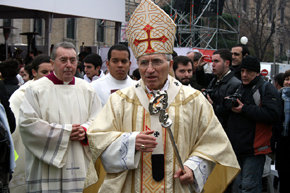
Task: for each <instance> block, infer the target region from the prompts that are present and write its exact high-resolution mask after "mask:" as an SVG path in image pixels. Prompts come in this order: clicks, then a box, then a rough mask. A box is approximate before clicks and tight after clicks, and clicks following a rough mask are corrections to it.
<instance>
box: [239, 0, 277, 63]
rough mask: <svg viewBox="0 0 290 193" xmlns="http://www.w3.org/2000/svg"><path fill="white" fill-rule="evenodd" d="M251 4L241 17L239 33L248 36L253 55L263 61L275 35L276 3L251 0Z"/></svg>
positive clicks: (273, 0)
mask: <svg viewBox="0 0 290 193" xmlns="http://www.w3.org/2000/svg"><path fill="white" fill-rule="evenodd" d="M252 3H253V4H251V5H249V6H250V8H249V11H248V12H247V13H243V15H242V18H243V19H242V20H241V33H242V34H245V35H246V36H248V38H249V46H250V47H252V48H253V50H252V51H253V52H254V55H256V56H257V57H258V58H260V60H262V61H263V60H264V59H265V56H266V55H268V54H267V52H268V51H269V50H270V47H271V46H272V38H273V35H274V33H275V25H276V20H275V18H276V3H275V0H267V1H265V0H253V1H252Z"/></svg>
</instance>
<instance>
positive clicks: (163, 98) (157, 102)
mask: <svg viewBox="0 0 290 193" xmlns="http://www.w3.org/2000/svg"><path fill="white" fill-rule="evenodd" d="M167 106H168V95H167V92H166V91H157V92H156V93H153V96H152V97H151V99H150V101H149V113H150V115H156V114H158V113H160V114H159V122H160V123H161V126H162V127H164V128H165V129H166V130H167V132H168V134H169V138H170V141H171V144H172V147H173V150H174V153H175V156H176V158H177V161H178V164H179V167H180V168H181V169H182V171H183V173H185V170H184V166H183V163H182V160H181V157H180V155H179V151H178V149H177V146H176V143H175V140H174V137H173V134H172V131H171V129H170V127H171V125H172V120H171V119H170V118H169V115H168V113H167V112H166V111H165V110H166V108H167ZM189 190H190V192H194V189H193V187H192V184H189Z"/></svg>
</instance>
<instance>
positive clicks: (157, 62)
mask: <svg viewBox="0 0 290 193" xmlns="http://www.w3.org/2000/svg"><path fill="white" fill-rule="evenodd" d="M165 62H166V60H161V59H158V58H156V59H153V60H141V61H140V62H139V68H148V67H149V64H150V63H151V65H152V67H153V68H158V67H159V66H161V65H162V64H164V63H165Z"/></svg>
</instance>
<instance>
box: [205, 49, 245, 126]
mask: <svg viewBox="0 0 290 193" xmlns="http://www.w3.org/2000/svg"><path fill="white" fill-rule="evenodd" d="M231 65H232V55H231V52H230V51H229V50H227V49H219V50H217V51H215V52H214V53H213V56H212V71H213V74H214V77H213V79H212V80H211V81H210V83H209V85H208V87H207V89H205V90H204V91H203V94H204V95H205V97H206V98H207V99H208V101H209V102H210V103H211V104H212V106H213V108H214V112H215V114H216V116H217V117H218V119H219V121H220V122H221V124H222V126H223V127H224V128H225V127H226V122H227V117H228V114H229V112H230V108H226V107H225V105H224V100H225V97H226V96H229V95H232V94H233V93H235V91H236V90H237V88H238V87H239V86H240V84H241V81H240V80H238V79H237V78H236V77H235V76H234V72H233V71H231V70H230V66H231Z"/></svg>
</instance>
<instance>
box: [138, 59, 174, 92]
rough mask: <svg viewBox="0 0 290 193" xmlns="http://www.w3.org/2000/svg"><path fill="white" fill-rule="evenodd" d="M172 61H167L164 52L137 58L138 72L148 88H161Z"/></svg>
mask: <svg viewBox="0 0 290 193" xmlns="http://www.w3.org/2000/svg"><path fill="white" fill-rule="evenodd" d="M172 64H173V62H172V61H167V60H166V56H165V55H164V54H152V55H146V56H141V57H139V58H138V66H139V72H140V75H141V78H142V80H143V81H144V83H145V85H146V86H147V87H148V88H149V89H150V90H159V89H162V88H163V86H164V84H165V82H166V80H167V77H168V73H169V69H170V68H171V67H172Z"/></svg>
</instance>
